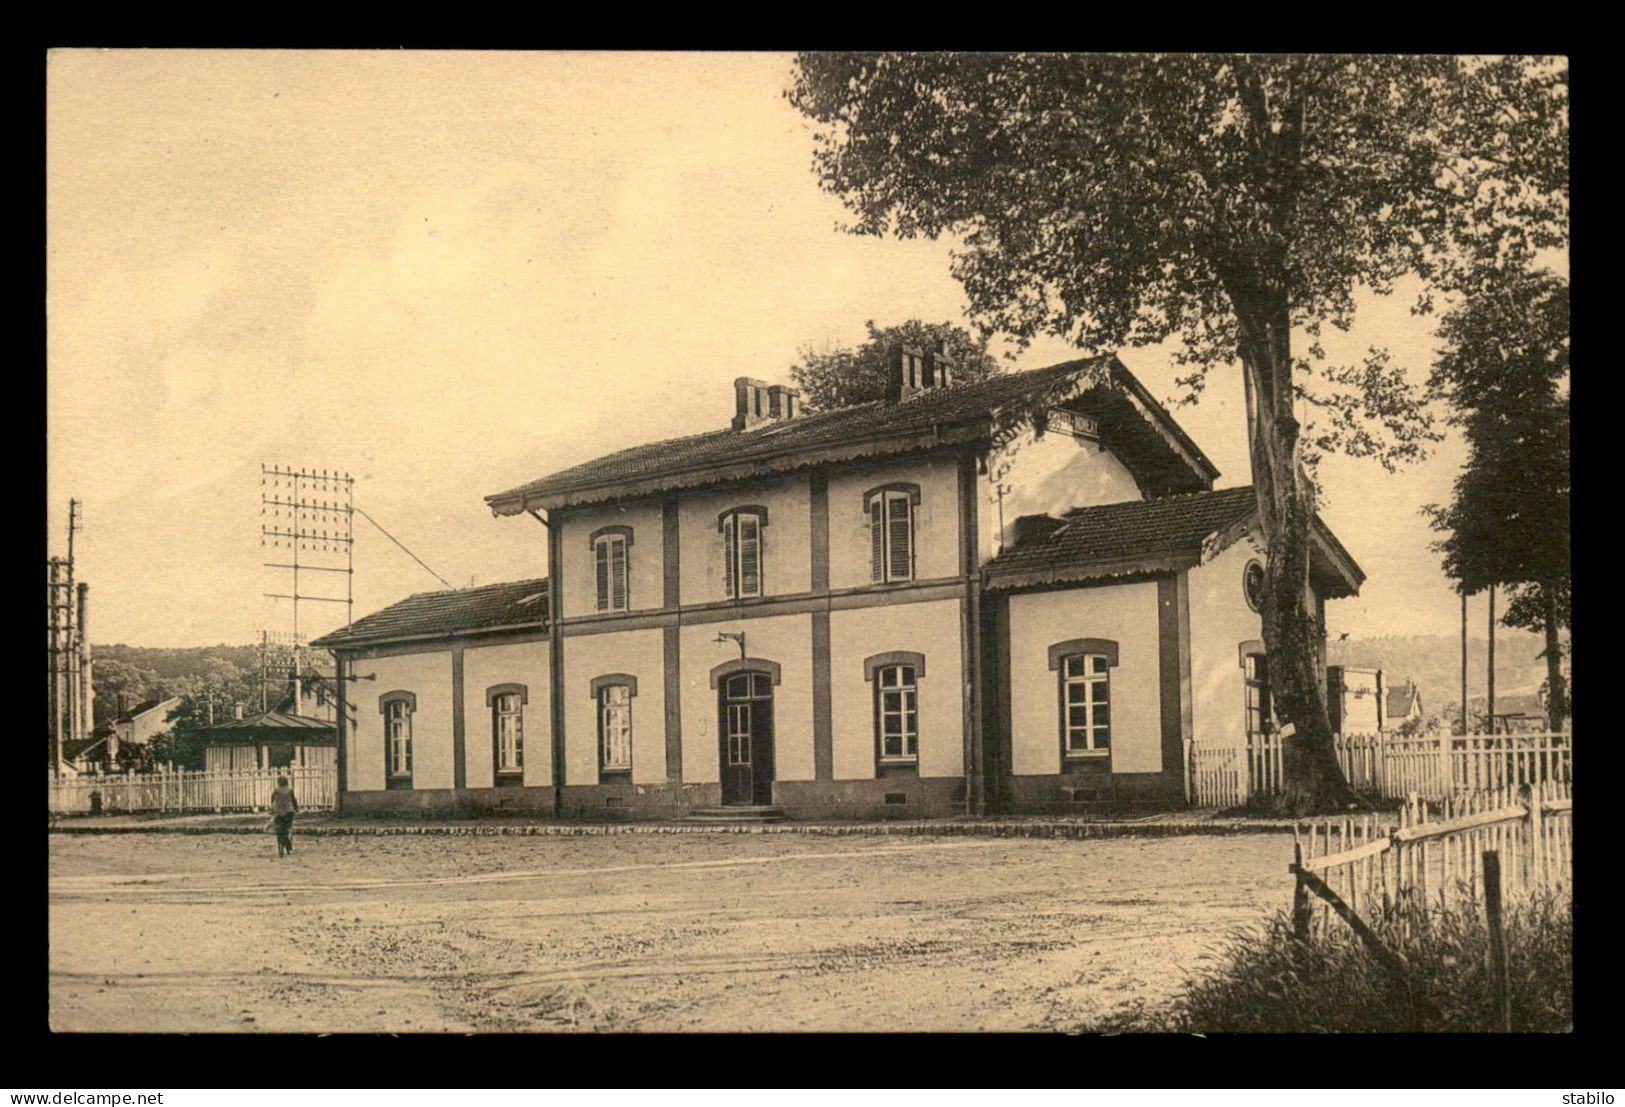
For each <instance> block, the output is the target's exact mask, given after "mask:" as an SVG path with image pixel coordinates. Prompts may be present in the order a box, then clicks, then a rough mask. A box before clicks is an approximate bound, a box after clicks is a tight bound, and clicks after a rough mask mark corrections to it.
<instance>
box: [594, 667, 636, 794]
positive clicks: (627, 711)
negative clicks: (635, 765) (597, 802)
mask: <svg viewBox="0 0 1625 1107" xmlns="http://www.w3.org/2000/svg"><path fill="white" fill-rule="evenodd" d="M598 735H600V748H601V751H603V764H601V769H603V771H604V772H630V771H632V689H630V688H627V686H626V684H604V686H603V688H600V689H598Z"/></svg>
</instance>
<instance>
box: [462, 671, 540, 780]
mask: <svg viewBox="0 0 1625 1107" xmlns="http://www.w3.org/2000/svg"><path fill="white" fill-rule="evenodd" d="M547 651H548V644H547V642H545V641H539V642H515V643H506V644H494V645H487V646H469V647H467V648H466V649H464V651H463V750H464V757H465V761H464V766H465V768H464V774H465V779H466V781H467V784H468V787H470V788H489V787H491V785H492V783H493V778H494V776H495V757H494V751H493V749H492V745H491V743H492V734H491V708H490V707H489V706H488V705H487V704H486V702H485V693H486V689H488V688H490V687H491V686H492V685H495V684H510V683H513V684H523V685H524V686H525V690H526V702H525V705H524V716H523V718H522V723H523V735H524V758H523V761H524V770H525V772H524V781H525V784H527V785H539V784H551V783H553V752H552V736H551V730H552V717H553V716H552V708H551V700H550V698H549V696H548V689H549V687H550V683H551V682H550V680H549V677H550V675H551V674H550V670H549V669H548V659H547Z"/></svg>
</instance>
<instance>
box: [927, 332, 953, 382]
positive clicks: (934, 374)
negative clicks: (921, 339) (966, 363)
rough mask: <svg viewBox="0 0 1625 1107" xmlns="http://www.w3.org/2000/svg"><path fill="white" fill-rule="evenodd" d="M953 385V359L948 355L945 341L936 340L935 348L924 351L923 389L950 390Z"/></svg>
mask: <svg viewBox="0 0 1625 1107" xmlns="http://www.w3.org/2000/svg"><path fill="white" fill-rule="evenodd" d="M953 383H954V359H953V358H952V357H951V356H949V354H948V343H947V341H946V340H943V339H938V341H937V344H936V346H934V347H933V348H932V349H930V350H928V351H926V355H925V387H927V388H952V387H953Z"/></svg>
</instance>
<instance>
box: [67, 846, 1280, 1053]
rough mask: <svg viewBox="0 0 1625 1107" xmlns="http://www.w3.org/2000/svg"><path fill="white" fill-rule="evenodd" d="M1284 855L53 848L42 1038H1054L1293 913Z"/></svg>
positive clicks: (1096, 849)
mask: <svg viewBox="0 0 1625 1107" xmlns="http://www.w3.org/2000/svg"><path fill="white" fill-rule="evenodd" d="M1290 853H1291V844H1290V837H1289V836H1283V835H1274V834H1260V835H1246V836H1238V837H1189V838H1157V839H1115V840H1099V841H1076V842H1073V841H1035V840H1005V839H979V838H906V839H895V838H856V837H842V838H829V837H819V836H812V835H807V836H803V835H774V836H738V835H718V836H710V835H684V836H658V837H657V836H617V837H599V838H467V837H430V836H423V837H418V836H413V837H394V838H389V837H383V838H379V837H372V838H368V837H360V838H306V839H304V840H303V841H302V842H301V843H300V847H299V851H298V852H297V853H296V854H295V855H294V856H293V857H292V858H290V859H288V860H286V861H279V860H278V859H277V858H276V851H275V846H274V844H273V842H272V840H271V838H270V837H269V836H268V835H267V836H265V837H263V838H261V837H249V836H234V835H209V836H196V837H192V836H179V835H158V834H137V835H128V836H119V837H98V836H74V837H69V836H65V835H52V836H51V838H50V864H51V885H50V938H51V952H50V967H51V999H50V1002H51V1011H50V1018H51V1025H52V1027H53V1028H55V1029H57V1030H65V1031H77V1030H87V1031H89V1030H150V1031H228V1030H244V1031H255V1030H259V1031H411V1030H434V1031H482V1030H573V1029H581V1030H590V1029H608V1030H651V1031H666V1030H707V1031H723V1030H766V1031H796V1030H809V1031H813V1030H825V1031H838V1030H1069V1029H1076V1028H1078V1027H1080V1026H1084V1025H1087V1024H1090V1023H1093V1022H1094V1021H1095V1020H1097V1019H1098V1018H1100V1017H1102V1016H1105V1015H1107V1014H1110V1013H1112V1012H1113V1011H1116V1010H1119V1009H1121V1008H1122V1007H1124V1006H1125V1005H1127V1004H1129V1003H1131V1002H1134V1001H1143V1002H1147V1003H1156V1002H1160V1001H1161V1000H1163V999H1165V998H1167V997H1168V996H1170V995H1172V994H1173V993H1174V992H1175V991H1176V990H1177V987H1178V985H1179V983H1180V981H1181V980H1182V979H1183V978H1184V976H1185V975H1186V973H1187V972H1188V971H1189V970H1191V969H1193V968H1195V967H1197V966H1198V964H1199V962H1200V961H1201V960H1202V959H1203V957H1204V956H1205V955H1206V954H1207V953H1208V952H1209V951H1210V950H1211V949H1212V948H1213V946H1214V945H1215V944H1216V943H1217V942H1218V941H1219V940H1220V939H1221V938H1222V937H1223V936H1224V935H1225V934H1226V933H1227V932H1228V931H1229V930H1231V929H1232V928H1233V927H1235V926H1237V925H1239V924H1245V923H1248V922H1252V921H1254V920H1256V919H1258V918H1259V917H1261V916H1262V915H1263V914H1265V913H1267V912H1269V911H1272V910H1275V909H1277V908H1284V907H1286V906H1287V904H1288V901H1289V900H1290V891H1291V884H1290V881H1289V880H1288V879H1287V876H1286V865H1287V861H1288V859H1289V858H1290Z"/></svg>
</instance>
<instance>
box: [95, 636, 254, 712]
mask: <svg viewBox="0 0 1625 1107" xmlns="http://www.w3.org/2000/svg"><path fill="white" fill-rule="evenodd" d="M90 654H91V659H92V667H91V679H92V682H93V684H94V686H95V695H96V701H95V714H96V722H97V724H98V725H99V724H101V723H105V722H109V721H110V720H112V719H113V718H114V717H115V716H116V715H117V714H118V704H119V696H120V695H121V694H122V695H123V697H124V702H125V703H127V704H131V705H134V704H137V703H141V702H143V701H144V700H152V699H168V698H169V697H171V696H185V695H190V694H192V693H194V692H199V691H203V690H206V689H207V690H211V691H214V692H217V693H219V694H221V695H223V696H225V697H227V702H231V701H232V700H240V701H241V702H244V703H254V702H257V701H258V699H259V695H260V692H259V687H260V682H259V672H260V655H259V648H258V647H257V646H227V645H219V646H188V647H175V648H170V647H156V648H155V647H148V646H126V645H123V644H122V643H121V644H118V645H111V646H98V645H95V644H94V643H92V644H91V647H90Z"/></svg>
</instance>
